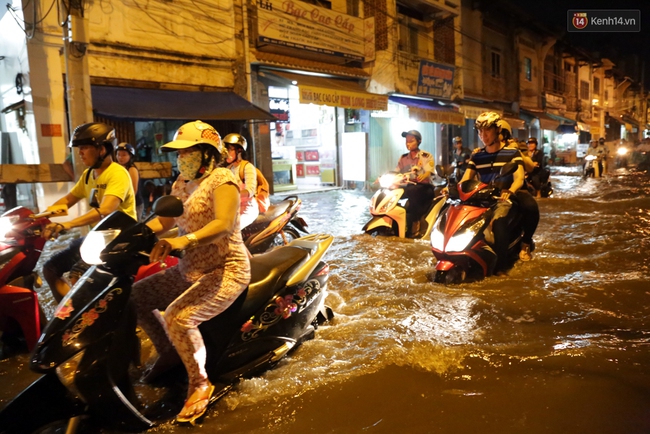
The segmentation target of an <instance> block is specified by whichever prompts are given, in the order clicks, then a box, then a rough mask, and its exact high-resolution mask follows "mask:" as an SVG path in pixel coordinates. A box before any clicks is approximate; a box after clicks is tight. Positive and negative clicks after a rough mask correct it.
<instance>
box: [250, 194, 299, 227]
mask: <svg viewBox="0 0 650 434" xmlns="http://www.w3.org/2000/svg"><path fill="white" fill-rule="evenodd" d="M294 203H295V201H293V200H283V201H282V202H278V203H276V204H273V205H271V206H270V207H269V209H268V210H267V211H266V212H265V213H264V214H260V215H259V216H257V218H256V219H255V221H254V222H253V223H252V224H251V226H253V225H257V224H262V223H268V222H270V221H272V220H274V219H275V218H277V217H279V216H281V215H282V214H284V213H285V212H286V211H287V209H288V208H289V207H291V206H293V204H294Z"/></svg>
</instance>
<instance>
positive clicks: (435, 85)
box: [417, 60, 455, 99]
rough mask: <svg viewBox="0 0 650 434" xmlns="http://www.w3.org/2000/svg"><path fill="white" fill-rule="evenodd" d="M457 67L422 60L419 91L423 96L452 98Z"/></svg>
mask: <svg viewBox="0 0 650 434" xmlns="http://www.w3.org/2000/svg"><path fill="white" fill-rule="evenodd" d="M454 71H455V68H454V67H453V66H449V65H443V64H442V63H434V62H429V61H427V60H421V61H420V73H419V75H418V91H417V94H418V95H421V96H428V97H434V98H444V99H451V92H452V90H453V88H454Z"/></svg>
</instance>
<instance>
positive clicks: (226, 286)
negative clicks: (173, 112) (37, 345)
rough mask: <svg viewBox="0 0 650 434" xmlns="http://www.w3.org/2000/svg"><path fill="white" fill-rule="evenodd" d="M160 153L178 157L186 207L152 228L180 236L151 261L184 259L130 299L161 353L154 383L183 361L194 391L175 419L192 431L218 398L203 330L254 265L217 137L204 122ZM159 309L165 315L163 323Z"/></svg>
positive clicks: (161, 245) (175, 191) (177, 188)
mask: <svg viewBox="0 0 650 434" xmlns="http://www.w3.org/2000/svg"><path fill="white" fill-rule="evenodd" d="M162 150H163V151H177V152H178V168H179V171H180V172H181V174H180V176H179V177H178V179H177V180H176V182H175V183H174V186H173V187H172V192H171V194H172V195H174V196H177V197H179V198H180V199H181V200H182V201H183V204H184V211H183V215H182V216H180V217H178V218H175V219H174V218H165V217H158V218H156V219H154V220H152V221H150V222H149V223H147V225H148V226H149V227H150V228H151V229H152V230H153V231H154V232H156V233H162V232H165V231H167V230H169V229H171V228H172V227H174V226H175V225H178V228H179V236H178V237H177V238H165V239H161V240H160V241H159V242H158V243H157V244H156V246H155V247H154V248H153V250H152V251H151V261H152V262H155V261H161V260H164V259H165V258H166V257H167V255H168V254H169V252H170V251H171V250H185V251H186V253H185V256H184V257H183V258H182V259H181V260H180V261H179V264H178V265H177V266H175V267H172V268H169V269H167V270H164V271H163V272H160V273H157V274H154V275H152V276H150V277H148V278H147V279H144V280H142V281H140V282H138V283H136V284H135V285H134V286H133V295H132V299H133V300H134V302H135V304H136V309H137V311H138V322H139V324H140V326H141V327H142V328H143V329H144V330H145V331H146V332H147V334H148V335H149V337H150V338H151V341H152V342H153V344H154V346H155V347H156V350H157V352H158V359H157V360H156V362H155V363H154V365H153V367H152V369H151V371H150V372H149V374H148V377H149V379H152V377H155V376H156V375H157V374H159V373H161V372H164V371H165V370H167V369H169V368H171V367H173V366H174V365H175V364H177V363H178V357H179V356H180V359H181V361H182V362H183V364H184V365H185V368H186V369H187V374H188V378H189V387H188V392H187V400H186V401H185V405H184V406H183V409H182V410H181V412H180V413H179V414H178V416H177V418H176V419H177V420H178V421H180V422H191V423H194V421H195V420H196V419H197V418H199V417H201V416H202V415H203V414H204V413H205V410H206V408H207V406H208V404H209V400H210V397H211V395H212V393H213V391H214V387H213V386H212V384H210V381H209V380H208V376H207V373H206V371H205V360H206V350H205V344H204V342H203V338H202V337H201V333H200V331H199V329H198V326H199V324H201V323H202V322H204V321H207V320H209V319H211V318H213V317H215V316H217V315H218V314H220V313H221V312H223V311H224V310H226V309H227V308H228V306H230V305H231V304H232V303H233V302H234V301H235V299H236V298H237V297H238V296H239V295H240V294H241V293H242V292H243V291H244V289H246V286H247V285H248V282H249V280H250V264H249V261H248V255H247V251H246V247H245V246H244V243H243V241H242V238H241V233H240V231H239V184H238V182H237V179H236V178H235V177H234V175H233V174H232V172H230V171H229V170H228V169H225V168H223V167H221V166H222V165H223V162H224V161H225V158H224V155H225V149H224V148H223V145H222V143H221V138H220V137H219V133H217V131H216V130H215V129H214V128H213V127H212V126H210V125H208V124H206V123H203V122H201V121H196V122H190V123H187V124H185V125H183V126H181V127H180V128H179V129H178V131H177V132H176V135H175V136H174V140H173V141H172V142H170V143H167V144H165V145H164V146H163V147H162ZM156 309H159V310H164V311H165V314H164V321H163V322H162V323H161V321H159V319H158V318H159V317H158V316H157V315H156V313H155V312H154V311H155V310H156ZM165 329H166V330H165ZM168 336H169V337H168ZM170 340H171V343H170ZM171 344H173V346H172V345H171ZM174 348H175V349H174Z"/></svg>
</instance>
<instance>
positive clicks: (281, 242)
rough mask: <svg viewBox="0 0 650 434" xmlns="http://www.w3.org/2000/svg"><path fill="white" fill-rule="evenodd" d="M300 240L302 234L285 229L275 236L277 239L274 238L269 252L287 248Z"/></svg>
mask: <svg viewBox="0 0 650 434" xmlns="http://www.w3.org/2000/svg"><path fill="white" fill-rule="evenodd" d="M283 234H284V236H283ZM298 238H300V233H298V231H297V230H295V229H293V228H286V227H285V228H284V229H283V230H282V231H281V232H280V233H279V234H277V235H276V236H275V238H273V241H272V242H271V245H270V246H269V248H268V250H267V252H269V251H271V250H273V249H275V248H276V247H280V246H285V245H287V244H289V243H290V242H292V241H293V240H296V239H298Z"/></svg>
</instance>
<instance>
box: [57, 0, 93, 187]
mask: <svg viewBox="0 0 650 434" xmlns="http://www.w3.org/2000/svg"><path fill="white" fill-rule="evenodd" d="M61 3H62V7H63V9H64V10H63V14H62V16H64V17H65V22H64V23H63V43H64V45H63V52H64V55H65V81H66V89H67V101H68V121H69V125H68V126H69V131H70V134H72V132H73V131H74V129H75V128H76V127H77V126H79V125H82V124H85V123H88V122H92V121H93V105H92V96H91V93H90V74H89V73H88V58H87V56H86V50H87V49H88V43H89V42H90V41H89V34H88V19H87V18H85V17H84V11H83V1H82V0H69V1H68V2H67V4H66V2H65V1H64V2H61ZM76 152H77V151H74V150H73V161H74V173H75V178H76V179H79V177H80V176H81V173H82V172H83V171H84V169H85V167H84V165H83V164H82V162H81V160H80V159H79V158H78V154H77V153H76Z"/></svg>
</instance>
